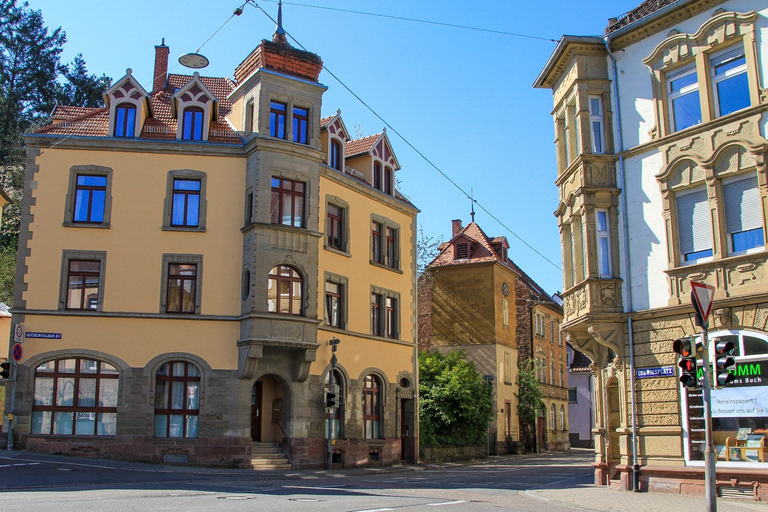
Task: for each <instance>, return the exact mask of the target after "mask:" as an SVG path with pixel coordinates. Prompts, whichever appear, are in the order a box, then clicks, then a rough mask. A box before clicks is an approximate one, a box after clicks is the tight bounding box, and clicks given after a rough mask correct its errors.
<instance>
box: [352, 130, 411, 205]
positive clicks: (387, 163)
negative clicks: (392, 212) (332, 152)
mask: <svg viewBox="0 0 768 512" xmlns="http://www.w3.org/2000/svg"><path fill="white" fill-rule="evenodd" d="M346 163H347V165H349V166H350V167H352V168H353V169H355V170H357V171H359V172H361V173H362V174H363V176H364V177H365V179H366V180H368V182H369V183H370V184H371V186H373V188H375V189H377V190H381V191H382V192H384V193H385V194H388V195H390V196H394V195H395V172H396V171H398V170H400V163H399V162H398V161H397V157H395V153H394V151H392V145H391V144H390V143H389V138H388V137H387V129H386V128H385V129H384V130H383V131H382V132H381V133H378V134H376V135H370V136H368V137H363V138H362V139H357V140H353V141H349V143H348V144H347V146H346Z"/></svg>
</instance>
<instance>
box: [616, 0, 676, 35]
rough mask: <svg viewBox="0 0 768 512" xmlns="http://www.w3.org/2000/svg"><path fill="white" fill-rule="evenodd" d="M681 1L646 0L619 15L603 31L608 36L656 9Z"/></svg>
mask: <svg viewBox="0 0 768 512" xmlns="http://www.w3.org/2000/svg"><path fill="white" fill-rule="evenodd" d="M679 1H680V0H645V2H643V3H641V4H640V5H638V6H637V7H635V8H634V9H632V10H631V11H628V12H626V13H624V14H622V15H621V16H619V17H618V19H617V21H616V22H614V23H611V24H610V25H608V26H607V27H606V28H605V32H604V33H603V35H606V36H607V35H608V34H610V33H612V32H616V31H617V30H619V29H620V28H623V27H626V26H627V25H629V24H631V23H634V22H636V21H639V20H641V19H643V18H645V17H646V16H650V15H651V14H653V13H655V12H656V11H658V10H660V9H663V8H664V7H666V6H668V5H672V4H674V3H675V2H679Z"/></svg>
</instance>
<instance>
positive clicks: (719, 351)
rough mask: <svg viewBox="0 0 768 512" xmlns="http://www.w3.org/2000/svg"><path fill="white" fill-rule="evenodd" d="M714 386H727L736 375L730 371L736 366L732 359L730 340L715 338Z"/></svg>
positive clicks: (732, 346)
mask: <svg viewBox="0 0 768 512" xmlns="http://www.w3.org/2000/svg"><path fill="white" fill-rule="evenodd" d="M714 341H715V375H716V377H715V387H716V388H719V387H722V386H727V385H728V384H730V383H731V382H732V381H733V380H734V379H735V378H736V377H734V376H733V374H732V373H731V372H730V370H733V369H734V368H736V361H735V360H734V359H733V357H732V355H733V349H734V348H735V347H734V345H733V342H732V341H720V340H719V339H718V338H715V340H714Z"/></svg>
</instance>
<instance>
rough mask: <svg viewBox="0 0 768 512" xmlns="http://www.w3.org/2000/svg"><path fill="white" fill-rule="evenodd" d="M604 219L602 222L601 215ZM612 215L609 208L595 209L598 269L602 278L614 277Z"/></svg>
mask: <svg viewBox="0 0 768 512" xmlns="http://www.w3.org/2000/svg"><path fill="white" fill-rule="evenodd" d="M602 216H604V217H605V218H604V221H605V222H603V223H601V217H602ZM610 219H611V216H610V214H609V213H608V210H595V230H596V233H597V270H598V274H599V276H600V277H601V278H610V277H613V273H612V270H611V221H610Z"/></svg>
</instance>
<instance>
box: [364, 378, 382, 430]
mask: <svg viewBox="0 0 768 512" xmlns="http://www.w3.org/2000/svg"><path fill="white" fill-rule="evenodd" d="M363 423H364V427H365V438H366V439H379V438H380V437H381V384H380V381H379V378H378V377H377V376H375V375H367V376H366V377H365V380H364V381H363Z"/></svg>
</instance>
